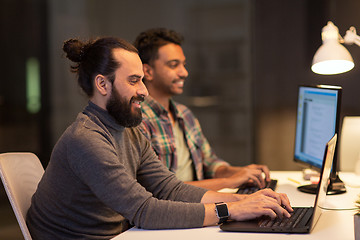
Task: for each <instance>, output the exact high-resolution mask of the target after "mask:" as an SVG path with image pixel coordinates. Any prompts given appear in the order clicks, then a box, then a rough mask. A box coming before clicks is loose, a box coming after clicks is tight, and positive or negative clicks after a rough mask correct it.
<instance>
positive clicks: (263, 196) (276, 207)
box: [228, 189, 293, 221]
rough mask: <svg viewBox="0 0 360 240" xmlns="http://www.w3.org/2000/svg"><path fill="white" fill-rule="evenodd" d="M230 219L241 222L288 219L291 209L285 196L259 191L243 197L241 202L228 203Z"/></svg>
mask: <svg viewBox="0 0 360 240" xmlns="http://www.w3.org/2000/svg"><path fill="white" fill-rule="evenodd" d="M228 208H229V212H230V216H231V219H233V220H236V221H243V220H249V219H254V218H257V217H260V216H268V217H270V218H272V219H274V218H276V217H278V218H283V217H290V213H289V212H292V211H293V209H292V208H291V206H290V202H289V199H288V197H287V195H286V194H283V193H276V192H274V191H272V190H270V189H264V190H260V191H258V192H256V193H253V194H251V195H247V196H245V197H244V198H243V199H242V200H240V201H237V202H230V203H228Z"/></svg>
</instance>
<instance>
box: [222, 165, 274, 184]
mask: <svg viewBox="0 0 360 240" xmlns="http://www.w3.org/2000/svg"><path fill="white" fill-rule="evenodd" d="M216 177H223V178H224V177H225V178H228V181H229V183H228V187H229V188H231V187H232V188H236V187H238V186H240V185H242V184H245V183H250V184H253V185H256V186H259V187H261V188H263V187H265V181H270V171H269V169H268V167H267V166H265V165H258V164H251V165H248V166H245V167H233V166H226V167H225V166H223V167H219V168H218V170H217V171H216Z"/></svg>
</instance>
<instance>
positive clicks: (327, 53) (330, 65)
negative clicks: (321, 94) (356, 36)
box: [311, 41, 354, 75]
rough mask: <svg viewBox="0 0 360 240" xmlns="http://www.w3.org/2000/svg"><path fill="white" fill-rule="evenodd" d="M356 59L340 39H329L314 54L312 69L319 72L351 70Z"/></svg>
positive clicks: (326, 73) (327, 73)
mask: <svg viewBox="0 0 360 240" xmlns="http://www.w3.org/2000/svg"><path fill="white" fill-rule="evenodd" d="M353 67H354V61H353V59H352V57H351V55H350V53H349V51H348V50H347V49H346V48H345V47H344V46H343V45H341V44H340V43H339V42H338V41H337V42H336V41H329V42H327V43H324V44H323V45H321V46H320V48H319V49H318V50H317V52H316V53H315V55H314V58H313V63H312V67H311V70H312V71H313V72H315V73H318V74H325V75H330V74H339V73H344V72H347V71H350V70H351V69H353Z"/></svg>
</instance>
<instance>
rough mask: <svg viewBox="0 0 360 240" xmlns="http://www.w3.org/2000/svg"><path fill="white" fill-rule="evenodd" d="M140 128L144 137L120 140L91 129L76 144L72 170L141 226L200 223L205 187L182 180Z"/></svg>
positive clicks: (178, 225)
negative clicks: (163, 161) (166, 164)
mask: <svg viewBox="0 0 360 240" xmlns="http://www.w3.org/2000/svg"><path fill="white" fill-rule="evenodd" d="M138 133H139V134H136V136H135V135H134V136H133V137H136V138H140V139H132V141H131V140H129V137H126V134H124V136H125V137H124V139H122V141H120V142H121V144H119V143H118V142H116V141H114V140H113V139H112V137H111V136H110V135H107V134H106V133H101V132H98V131H88V132H87V134H86V135H84V136H81V137H80V138H79V139H76V141H74V142H72V143H71V144H73V145H72V147H71V149H73V150H74V151H72V152H69V154H71V155H72V156H71V157H69V159H73V162H72V167H73V171H74V172H76V173H77V175H78V176H79V177H80V179H81V180H82V181H83V182H84V183H85V184H86V185H87V186H88V187H89V188H90V190H91V191H92V192H93V193H94V195H95V196H96V198H98V199H99V200H100V201H101V202H103V203H104V204H105V205H106V206H108V207H109V208H111V209H113V210H114V211H116V212H118V213H120V214H121V215H122V216H124V217H125V218H126V219H128V220H129V221H130V223H131V224H134V225H136V226H137V227H140V228H146V229H165V228H191V227H201V226H202V224H203V220H204V217H205V209H204V206H203V204H201V203H200V200H201V198H202V196H203V194H204V193H205V192H206V190H204V189H200V188H195V187H192V186H188V185H186V184H184V183H182V182H180V181H179V180H177V179H176V177H175V176H174V175H173V174H172V173H171V172H169V171H168V170H167V169H166V168H165V167H164V166H163V164H162V163H161V162H160V161H159V160H158V159H157V157H156V155H155V153H154V152H153V151H152V150H151V147H150V144H149V143H148V142H147V141H146V140H145V139H142V138H144V137H143V135H142V134H140V132H138ZM100 214H101V213H100Z"/></svg>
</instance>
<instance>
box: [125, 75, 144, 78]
mask: <svg viewBox="0 0 360 240" xmlns="http://www.w3.org/2000/svg"><path fill="white" fill-rule="evenodd" d="M133 78H137V79H142V78H143V76H141V75H137V74H133V75H130V76H128V79H133Z"/></svg>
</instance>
